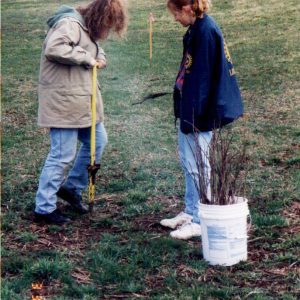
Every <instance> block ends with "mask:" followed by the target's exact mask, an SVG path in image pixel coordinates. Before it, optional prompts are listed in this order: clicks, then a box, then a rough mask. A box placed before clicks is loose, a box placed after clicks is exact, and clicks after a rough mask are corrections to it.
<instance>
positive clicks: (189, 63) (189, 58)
mask: <svg viewBox="0 0 300 300" xmlns="http://www.w3.org/2000/svg"><path fill="white" fill-rule="evenodd" d="M192 64H193V58H192V56H191V55H190V54H187V56H186V59H185V64H184V67H185V70H186V71H188V69H189V68H190V67H191V66H192Z"/></svg>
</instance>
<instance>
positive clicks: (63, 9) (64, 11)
mask: <svg viewBox="0 0 300 300" xmlns="http://www.w3.org/2000/svg"><path fill="white" fill-rule="evenodd" d="M67 17H70V18H73V19H75V20H76V21H78V22H79V23H80V25H81V26H83V27H84V28H86V27H85V24H84V20H83V18H82V16H81V14H80V13H79V12H78V11H77V10H76V9H75V8H73V7H70V6H67V5H62V6H60V7H59V9H58V10H57V12H56V13H55V14H54V15H53V16H51V17H50V18H49V19H48V20H47V24H48V26H49V28H51V27H53V26H55V24H56V23H57V22H58V21H60V20H61V19H63V18H67Z"/></svg>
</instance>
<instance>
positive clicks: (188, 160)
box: [178, 129, 212, 224]
mask: <svg viewBox="0 0 300 300" xmlns="http://www.w3.org/2000/svg"><path fill="white" fill-rule="evenodd" d="M211 138H212V132H211V131H208V132H199V133H190V134H184V133H182V132H181V131H180V129H179V130H178V146H179V147H178V148H179V158H180V161H181V165H182V169H183V172H184V177H185V196H184V200H185V210H184V212H185V213H187V214H189V215H191V216H192V217H193V220H192V222H194V223H198V224H200V219H199V203H200V195H199V191H198V189H199V185H198V186H196V182H199V168H197V162H196V159H195V153H196V152H197V151H196V149H197V148H196V144H195V142H196V141H197V142H198V145H199V146H200V147H201V149H202V153H204V158H203V160H204V163H205V170H204V172H205V174H207V181H209V178H210V165H209V161H208V159H207V158H208V155H209V144H210V141H211ZM198 149H199V148H198ZM195 181H196V182H195ZM207 193H208V196H210V186H209V184H208V186H207Z"/></svg>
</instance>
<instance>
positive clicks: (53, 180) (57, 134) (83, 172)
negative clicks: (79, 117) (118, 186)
mask: <svg viewBox="0 0 300 300" xmlns="http://www.w3.org/2000/svg"><path fill="white" fill-rule="evenodd" d="M90 129H91V128H90V127H88V128H80V129H78V128H51V129H50V139H51V149H50V152H49V154H48V156H47V159H46V162H45V165H44V167H43V170H42V173H41V176H40V181H39V187H38V191H37V194H36V207H35V211H36V212H37V213H40V214H49V213H51V212H53V211H54V210H55V209H56V201H57V196H56V193H57V191H58V190H59V188H60V187H61V185H62V184H63V185H64V186H65V187H67V188H69V189H71V190H73V191H74V192H75V193H77V194H79V195H80V194H81V192H82V190H83V189H85V188H86V187H87V185H88V171H87V166H88V165H89V164H90ZM78 140H79V141H80V142H81V146H80V148H79V151H78V154H77V157H76V160H75V162H74V164H73V167H72V168H71V170H70V171H69V174H68V176H67V178H66V179H65V172H66V170H67V167H68V166H70V163H71V162H72V161H73V160H74V158H75V156H76V152H77V141H78ZM106 144H107V135H106V131H105V127H104V125H103V123H98V124H97V125H96V163H99V162H100V159H101V156H102V153H103V150H104V148H105V145H106Z"/></svg>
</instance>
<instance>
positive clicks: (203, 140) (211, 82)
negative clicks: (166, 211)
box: [161, 0, 243, 239]
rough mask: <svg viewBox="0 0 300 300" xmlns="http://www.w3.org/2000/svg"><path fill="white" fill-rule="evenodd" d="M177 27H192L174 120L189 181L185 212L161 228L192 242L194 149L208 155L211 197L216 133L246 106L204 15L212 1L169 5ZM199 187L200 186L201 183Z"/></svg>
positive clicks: (195, 222) (218, 36)
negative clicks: (212, 146) (211, 148)
mask: <svg viewBox="0 0 300 300" xmlns="http://www.w3.org/2000/svg"><path fill="white" fill-rule="evenodd" d="M167 6H168V8H169V10H170V12H171V13H172V14H173V16H174V18H175V21H176V22H179V23H180V24H181V25H182V26H184V27H188V29H187V32H186V34H185V35H184V37H183V58H182V61H181V65H180V69H179V72H178V75H177V77H176V81H175V87H174V94H173V98H174V114H175V119H176V120H177V119H179V120H180V128H179V131H178V141H179V156H180V160H181V163H182V166H183V170H184V175H185V187H186V188H185V210H184V212H181V213H180V214H179V215H177V216H176V217H175V218H172V219H164V220H162V221H161V224H162V225H163V226H167V227H170V228H172V229H175V228H176V227H178V226H179V225H181V227H179V228H178V229H177V230H175V231H172V232H171V236H172V237H174V238H178V239H189V238H191V237H193V236H199V235H201V227H200V220H199V202H200V201H201V199H200V201H199V193H198V189H197V186H196V185H195V184H196V181H197V178H198V177H199V172H198V170H197V162H196V161H195V152H196V144H195V143H198V144H199V146H200V147H201V149H202V151H203V154H204V161H205V173H206V174H207V181H206V182H207V188H208V195H209V194H210V186H209V177H210V175H209V174H210V166H209V162H208V155H209V143H210V140H211V137H212V130H213V129H216V128H220V127H223V126H224V125H226V124H229V123H231V122H233V121H234V120H236V119H238V118H239V117H240V116H242V114H243V102H242V99H241V94H240V90H239V87H238V83H237V80H236V76H235V71H234V68H233V64H232V60H231V57H230V54H229V51H228V48H227V46H226V43H225V41H224V38H223V36H222V32H221V30H220V28H219V27H218V25H217V24H216V22H215V21H214V19H213V18H212V17H210V16H208V15H207V14H206V13H207V11H208V9H209V6H210V1H208V0H168V2H167ZM198 182H199V180H198Z"/></svg>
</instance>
